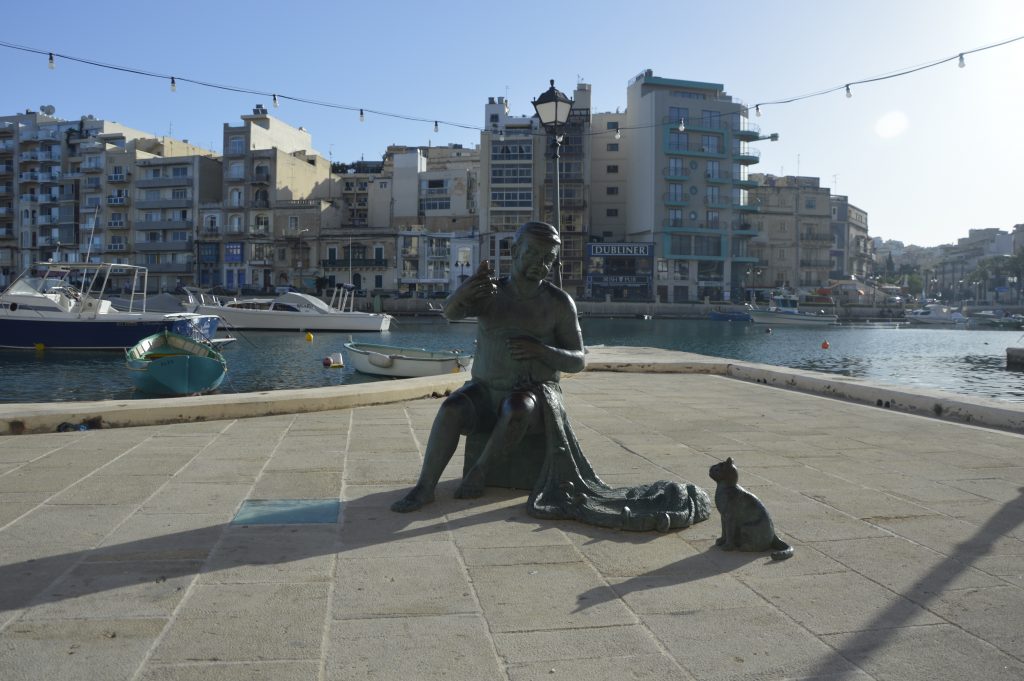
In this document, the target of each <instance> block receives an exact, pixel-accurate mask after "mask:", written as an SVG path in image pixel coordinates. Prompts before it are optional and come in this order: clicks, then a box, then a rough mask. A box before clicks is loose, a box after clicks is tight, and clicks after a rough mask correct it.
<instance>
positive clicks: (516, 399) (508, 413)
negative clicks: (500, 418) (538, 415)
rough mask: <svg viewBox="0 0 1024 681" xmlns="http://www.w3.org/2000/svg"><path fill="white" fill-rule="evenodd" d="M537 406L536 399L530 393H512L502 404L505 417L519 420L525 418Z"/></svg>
mask: <svg viewBox="0 0 1024 681" xmlns="http://www.w3.org/2000/svg"><path fill="white" fill-rule="evenodd" d="M536 406H537V400H536V399H535V398H534V397H533V395H532V394H530V393H512V394H511V395H509V396H508V397H507V398H506V399H505V402H504V404H503V405H502V413H503V415H504V416H505V418H507V419H510V420H513V421H520V420H523V419H527V418H529V417H530V415H531V414H532V413H533V410H534V409H535V408H536Z"/></svg>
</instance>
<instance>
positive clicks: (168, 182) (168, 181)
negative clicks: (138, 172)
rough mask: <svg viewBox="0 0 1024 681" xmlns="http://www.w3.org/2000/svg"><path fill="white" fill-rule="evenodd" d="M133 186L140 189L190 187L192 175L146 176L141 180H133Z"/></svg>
mask: <svg viewBox="0 0 1024 681" xmlns="http://www.w3.org/2000/svg"><path fill="white" fill-rule="evenodd" d="M135 186H136V187H138V188H140V189H145V188H147V187H191V186H192V176H191V175H185V176H184V177H147V178H144V179H141V180H135Z"/></svg>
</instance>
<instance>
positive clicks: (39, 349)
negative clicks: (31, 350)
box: [35, 343, 46, 352]
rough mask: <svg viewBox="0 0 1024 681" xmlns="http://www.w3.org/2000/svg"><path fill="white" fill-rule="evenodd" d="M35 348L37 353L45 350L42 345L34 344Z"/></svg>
mask: <svg viewBox="0 0 1024 681" xmlns="http://www.w3.org/2000/svg"><path fill="white" fill-rule="evenodd" d="M35 348H36V351H38V352H42V351H43V350H45V349H46V346H45V345H43V344H42V343H36V344H35Z"/></svg>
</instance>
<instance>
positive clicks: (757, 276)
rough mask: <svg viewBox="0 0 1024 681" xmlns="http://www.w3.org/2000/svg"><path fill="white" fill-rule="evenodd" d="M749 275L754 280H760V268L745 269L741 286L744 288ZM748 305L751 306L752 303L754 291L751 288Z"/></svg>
mask: <svg viewBox="0 0 1024 681" xmlns="http://www.w3.org/2000/svg"><path fill="white" fill-rule="evenodd" d="M751 274H753V275H754V278H755V279H760V278H761V268H760V267H755V268H753V269H751V268H750V267H748V268H747V270H746V271H745V272H744V273H743V286H744V287H746V285H747V278H748V277H749V276H750V275H751ZM750 303H751V304H753V303H754V289H753V288H750Z"/></svg>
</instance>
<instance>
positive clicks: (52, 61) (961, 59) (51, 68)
mask: <svg viewBox="0 0 1024 681" xmlns="http://www.w3.org/2000/svg"><path fill="white" fill-rule="evenodd" d="M963 59H964V58H963V57H960V65H961V66H963ZM46 66H47V68H49V69H50V70H51V71H53V70H54V69H55V68H57V63H56V62H55V61H54V60H53V52H51V53H50V61H49V62H47V64H46Z"/></svg>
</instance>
